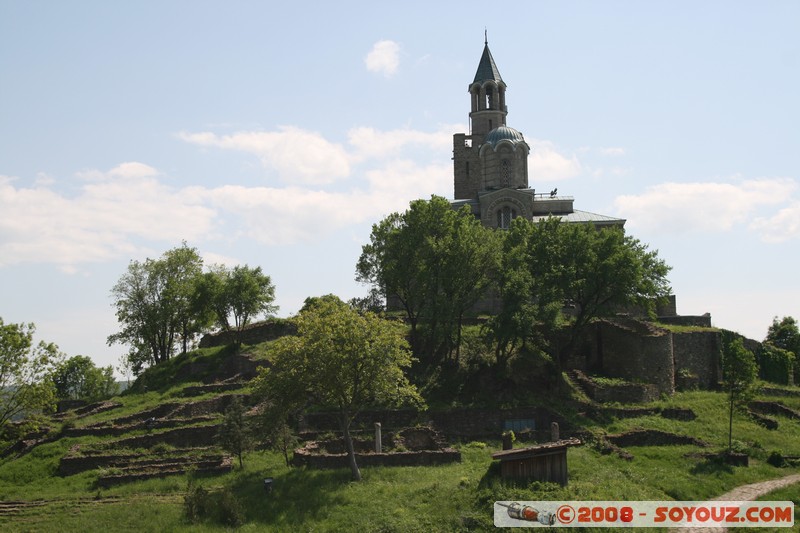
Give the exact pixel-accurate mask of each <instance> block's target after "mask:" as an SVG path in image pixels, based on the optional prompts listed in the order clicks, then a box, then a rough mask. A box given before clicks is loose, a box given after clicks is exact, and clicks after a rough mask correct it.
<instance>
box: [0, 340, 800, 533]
mask: <svg viewBox="0 0 800 533" xmlns="http://www.w3.org/2000/svg"><path fill="white" fill-rule="evenodd" d="M243 352H244V353H245V354H249V356H248V357H247V359H248V360H249V361H250V362H257V361H258V360H259V359H260V358H263V357H265V355H264V354H265V353H266V352H265V350H264V346H255V347H246V348H245V349H244V350H243ZM237 357H240V355H239V354H237V353H236V350H234V349H232V348H208V349H204V350H198V351H196V352H192V353H191V354H187V355H184V356H181V357H178V358H175V359H174V360H172V361H170V362H169V363H168V364H165V365H160V366H159V367H158V368H155V369H152V370H151V371H149V372H148V373H147V375H146V376H145V378H144V379H141V380H139V381H138V382H137V383H136V384H135V386H134V387H132V388H131V390H130V391H128V392H127V393H126V394H124V395H122V396H119V397H116V398H114V399H112V400H111V402H109V403H106V404H104V405H102V406H95V408H94V409H85V410H83V411H76V412H71V413H67V414H66V415H59V416H58V417H55V418H53V419H52V421H51V422H50V430H49V433H48V434H46V435H43V436H41V437H40V441H39V442H38V443H35V442H28V443H27V446H25V447H22V448H20V449H19V450H18V451H17V452H15V453H11V454H9V455H8V456H7V457H5V458H3V459H2V460H0V501H2V503H0V528H2V530H3V531H101V530H113V531H182V530H187V531H189V530H191V531H205V530H208V531H219V530H225V529H230V527H231V525H237V526H238V527H239V528H241V529H242V530H252V531H281V532H283V531H359V532H369V531H376V532H377V531H382V532H392V531H397V532H409V531H425V532H429V531H488V530H490V529H493V525H492V503H493V502H494V501H495V500H512V499H513V500H662V499H675V500H696V499H704V498H708V497H712V496H715V495H718V494H721V493H724V492H726V491H728V490H730V489H732V488H733V487H736V486H738V485H741V484H746V483H751V482H755V481H760V480H764V479H770V478H774V477H779V476H783V475H787V474H789V473H796V472H800V467H797V466H794V467H783V468H778V467H776V466H772V465H771V464H770V463H769V462H768V459H769V457H770V454H772V452H775V451H779V452H780V453H781V454H782V455H786V456H800V420H797V419H792V418H790V417H789V416H784V415H773V416H772V418H773V419H774V420H776V421H777V422H778V425H779V427H778V429H777V430H768V429H765V428H764V427H762V426H761V425H758V424H757V423H756V422H755V421H754V420H753V419H751V418H748V417H747V416H745V415H743V414H739V415H737V417H736V419H735V421H734V438H735V439H736V442H735V447H736V448H737V449H739V450H742V451H746V452H747V453H748V454H749V455H750V466H749V467H732V466H729V465H727V464H725V463H724V462H721V461H716V460H712V459H708V458H704V457H703V454H704V453H708V452H710V451H713V450H719V449H722V448H723V447H724V445H726V444H727V429H728V428H727V411H726V407H727V406H726V401H725V396H724V395H723V394H722V393H718V392H708V391H694V392H683V393H677V394H675V396H674V397H672V398H664V399H662V400H660V401H658V402H654V403H652V404H647V405H646V406H645V407H649V408H652V409H650V410H649V411H648V412H643V411H638V412H636V411H632V410H630V409H626V408H627V407H630V406H622V405H615V406H613V407H614V408H615V409H614V410H608V409H604V408H603V407H602V406H596V405H591V404H590V403H588V402H587V400H586V398H585V396H584V395H583V394H582V392H581V391H580V390H578V389H577V388H573V387H572V384H571V382H570V381H569V380H568V379H567V383H568V387H566V388H565V390H564V391H563V395H562V396H561V397H559V398H552V397H550V398H549V399H548V401H547V404H548V405H550V406H554V405H556V406H557V405H561V406H563V413H562V414H563V416H564V418H566V419H568V420H569V421H570V424H571V425H572V426H573V428H572V429H571V430H570V431H572V432H573V433H575V432H577V433H579V434H580V435H581V436H582V437H583V438H584V440H585V441H586V444H585V445H583V446H580V447H577V448H571V449H570V451H569V474H570V482H569V485H568V486H566V487H560V486H558V485H554V484H547V483H539V482H526V483H509V482H504V481H502V480H501V479H500V477H499V473H498V468H497V464H496V463H494V462H493V461H492V459H491V453H492V452H494V451H497V450H498V449H499V447H500V443H499V435H498V436H497V437H498V440H492V439H489V440H485V441H484V440H480V441H471V442H451V444H452V445H453V446H455V447H456V448H458V449H459V450H460V451H461V454H462V461H461V462H460V463H454V464H449V465H443V466H435V467H364V468H362V473H363V476H364V479H363V481H362V482H360V483H351V482H350V481H349V471H348V470H346V469H342V470H312V469H306V468H289V467H286V466H285V464H284V462H283V457H282V456H281V455H280V454H279V453H277V452H273V451H269V450H259V451H255V452H252V453H250V454H249V455H247V456H246V459H245V465H244V468H243V469H239V468H233V469H231V468H230V466H229V464H228V463H225V461H224V460H223V458H222V457H220V456H221V455H222V454H221V451H220V450H219V449H218V448H217V447H216V446H215V441H214V439H213V437H214V433H215V431H216V429H215V426H216V424H218V423H219V421H220V420H221V417H222V414H221V413H222V412H223V411H224V407H225V406H226V405H227V402H228V401H229V400H230V398H231V397H232V396H233V395H246V394H247V393H248V392H249V391H248V389H247V384H246V383H241V382H240V381H239V380H238V379H237V378H236V374H233V375H229V374H231V372H235V369H237V368H239V367H240V366H241V364H240V363H242V361H239V362H236V361H235V358H237ZM234 362H236V364H235V365H234V364H233V363H234ZM237 365H238V366H237ZM232 368H234V370H231V369H232ZM215 377H217V378H218V379H220V380H222V382H220V383H217V384H216V385H212V386H209V385H208V384H207V383H205V382H207V381H209V380H214V378H215ZM226 379H227V381H225V380H226ZM759 399H761V400H764V401H770V402H780V403H782V404H784V405H785V406H787V407H789V408H790V409H794V410H795V411H800V388H798V387H781V388H774V387H771V388H770V389H769V392H768V393H764V392H762V394H761V395H760V396H759ZM638 407H641V406H638ZM668 408H681V409H690V410H691V411H692V412H693V413H694V414H695V415H696V418H695V419H693V420H677V419H674V418H666V417H665V416H662V415H661V414H660V413H661V412H663V410H664V409H668ZM589 414H591V415H592V416H589ZM642 429H645V430H658V431H660V432H664V433H669V434H676V435H681V436H691V437H694V438H695V439H699V440H701V441H705V442H706V443H708V444H709V445H710V446H709V447H702V446H698V445H695V444H680V445H661V444H659V445H627V446H621V448H623V449H624V451H626V452H628V453H629V454H630V455H632V456H633V459H632V460H626V459H624V458H623V457H621V455H620V454H618V453H615V452H614V451H613V447H609V446H608V442H611V440H613V437H610V438H609V436H613V435H619V434H625V433H628V432H631V431H634V430H642ZM181 432H183V435H184V437H186V439H185V440H186V442H183V441H182V440H181ZM517 445H518V446H524V445H525V444H524V443H517ZM609 451H611V453H608V452H609ZM214 457H216V458H217V459H218V460H219V461H218V463H219V464H218V466H219V469H218V471H217V472H208V473H203V472H202V470H203V467H201V466H198V467H196V469H195V470H193V471H192V472H190V473H188V474H187V473H175V474H172V473H171V472H175V471H179V470H181V469H182V468H183V467H184V466H185V464H186V463H187V462H192V461H195V460H197V461H196V462H197V464H198V465H201V464H205V463H202V459H203V458H206V459H207V462H211V463H213V461H214V459H213V458H214ZM65 458H67V459H65ZM209 458H211V459H209ZM70 461H71V462H70ZM93 461H94V462H93ZM65 465H72V466H74V467H75V469H76V470H78V471H76V473H71V471H65V468H67V467H65ZM93 465H96V466H93ZM86 466H92V467H91V468H87V469H84V470H81V468H84V467H86ZM70 468H71V467H70ZM154 470H155V471H160V472H161V473H163V475H164V477H158V478H151V479H143V480H139V481H126V479H128V478H123V477H122V476H125V475H128V474H130V473H131V472H137V471H138V472H145V473H146V472H152V471H154ZM66 474H69V475H66ZM265 477H271V478H273V480H274V481H273V486H274V490H273V491H272V492H270V493H266V492H265V490H264V488H263V480H264V478H265ZM780 497H781V498H791V499H793V500H794V501H795V503H796V505H798V509H799V510H800V486H795V487H791V488H789V489H784V490H782V491H781V493H780ZM187 502H188V503H191V504H193V507H191V509H192V510H193V512H194V513H195V514H196V515H198V516H199V517H200V518H198V520H197V521H196V522H195V523H192V522H191V521H190V520H189V519H188V518H187V514H186V510H187ZM797 520H800V517H798V518H797ZM649 531H654V530H652V529H651V530H649Z"/></svg>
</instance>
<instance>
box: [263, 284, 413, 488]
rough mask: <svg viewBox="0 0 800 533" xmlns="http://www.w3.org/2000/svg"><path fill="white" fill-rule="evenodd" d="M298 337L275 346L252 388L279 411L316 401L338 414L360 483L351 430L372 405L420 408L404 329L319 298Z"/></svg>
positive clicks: (300, 323) (302, 316)
mask: <svg viewBox="0 0 800 533" xmlns="http://www.w3.org/2000/svg"><path fill="white" fill-rule="evenodd" d="M295 321H296V323H297V335H295V336H287V337H282V338H280V339H278V340H277V341H275V343H274V344H273V345H272V346H271V350H272V358H273V359H272V360H273V365H272V367H271V368H266V369H262V370H261V373H260V375H259V377H258V378H257V381H256V384H255V385H254V388H255V390H256V392H257V394H258V395H259V396H260V397H261V398H262V399H264V400H265V401H267V402H268V403H270V404H273V405H276V406H289V405H293V406H297V405H303V404H305V403H306V402H309V401H310V402H312V403H314V404H316V405H319V406H322V407H328V408H333V409H335V410H336V412H337V415H338V419H339V426H340V429H341V431H342V434H343V436H344V441H345V446H346V448H347V455H348V460H349V464H350V470H351V473H352V478H353V480H355V481H358V480H360V479H361V472H360V470H359V468H358V464H357V463H356V458H355V452H354V450H353V441H352V437H351V435H350V426H351V424H352V422H353V419H354V418H355V417H356V416H357V415H358V413H359V412H360V411H361V410H362V409H364V408H365V407H367V406H370V405H399V404H401V403H404V402H414V403H417V404H421V402H422V400H421V398H420V396H419V394H418V393H417V391H416V389H415V388H414V386H413V385H411V384H410V383H409V382H408V379H407V378H406V376H405V375H404V373H403V369H404V368H407V367H409V366H410V365H411V354H410V352H409V349H408V343H407V342H406V340H405V338H404V335H403V328H402V326H401V325H400V324H398V323H396V322H392V321H388V320H384V319H382V318H380V317H378V316H376V315H374V314H372V313H365V314H360V313H359V312H357V311H355V310H354V309H352V308H351V307H350V306H348V305H347V304H345V303H344V302H342V301H341V300H338V301H334V300H331V299H329V298H321V299H319V300H318V302H317V303H316V304H315V305H312V306H311V307H309V308H308V309H306V310H305V311H303V312H302V313H299V314H298V316H297V317H296V318H295Z"/></svg>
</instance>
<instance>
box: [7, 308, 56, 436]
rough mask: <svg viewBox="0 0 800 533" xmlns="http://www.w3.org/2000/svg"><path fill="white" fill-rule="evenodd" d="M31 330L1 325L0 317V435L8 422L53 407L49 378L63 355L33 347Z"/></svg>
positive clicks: (44, 345) (43, 345) (45, 346)
mask: <svg viewBox="0 0 800 533" xmlns="http://www.w3.org/2000/svg"><path fill="white" fill-rule="evenodd" d="M35 331H36V327H35V326H34V325H33V324H5V323H4V322H3V319H2V318H0V434H3V433H5V432H6V430H7V427H8V424H9V422H11V421H12V420H15V419H19V418H20V417H26V416H29V415H33V414H36V413H40V412H44V411H49V410H51V409H53V408H54V407H55V403H56V396H55V389H54V387H53V382H52V380H51V379H49V377H50V373H51V372H52V369H53V366H54V365H55V364H57V363H58V361H59V360H60V359H61V357H63V356H62V355H61V353H60V352H59V351H58V347H57V346H56V345H55V344H52V343H45V342H43V341H40V342H39V344H37V345H35V346H34V344H33V334H34V332H35Z"/></svg>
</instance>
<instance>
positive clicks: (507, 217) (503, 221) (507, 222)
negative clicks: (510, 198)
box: [497, 205, 517, 229]
mask: <svg viewBox="0 0 800 533" xmlns="http://www.w3.org/2000/svg"><path fill="white" fill-rule="evenodd" d="M515 218H517V210H516V209H512V208H511V207H510V206H507V205H506V206H503V207H501V208H500V209H499V210H498V211H497V227H498V228H500V229H508V228H510V227H511V221H512V220H514V219H515Z"/></svg>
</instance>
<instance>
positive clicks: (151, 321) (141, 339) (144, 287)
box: [108, 242, 207, 374]
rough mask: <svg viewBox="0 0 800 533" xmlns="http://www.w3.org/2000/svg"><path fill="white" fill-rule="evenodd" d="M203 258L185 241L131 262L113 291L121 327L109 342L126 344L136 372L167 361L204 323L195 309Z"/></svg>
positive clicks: (185, 347)
mask: <svg viewBox="0 0 800 533" xmlns="http://www.w3.org/2000/svg"><path fill="white" fill-rule="evenodd" d="M202 265H203V261H202V258H201V257H200V256H199V254H198V253H197V250H196V249H194V248H189V247H188V246H187V245H186V243H185V242H184V243H183V244H182V246H180V247H178V248H174V249H172V250H169V251H167V252H165V253H164V254H163V255H162V256H161V258H160V259H149V258H148V259H146V260H145V261H144V262H143V263H142V262H139V261H132V262H131V263H130V264H129V265H128V270H127V272H126V273H125V274H123V275H122V277H121V278H120V279H119V281H117V283H116V285H114V287H113V288H112V290H111V296H112V298H113V299H114V303H113V305H114V307H116V315H117V320H118V321H119V323H120V325H121V327H122V329H121V331H119V332H117V333H115V334H113V335H111V336H109V337H108V344H109V345H111V344H115V343H120V344H127V345H128V346H130V352H129V354H128V359H129V360H130V362H131V364H132V366H133V369H134V373H135V374H138V373H139V372H141V370H142V369H143V368H144V367H146V366H150V365H155V364H158V363H163V362H164V361H168V360H169V359H170V358H171V357H172V355H173V354H174V353H175V348H176V345H177V343H178V342H179V341H181V344H182V345H183V348H184V350H186V349H188V343H189V342H190V340H191V339H192V338H194V336H195V335H196V334H197V333H199V332H201V331H202V330H203V329H204V327H205V326H206V325H207V324H204V323H203V322H202V321H200V320H198V319H197V317H201V318H202V316H203V315H201V314H198V313H196V312H195V311H196V309H195V305H196V302H195V299H194V297H193V295H194V293H195V291H196V285H197V283H198V282H199V279H200V276H201V274H202Z"/></svg>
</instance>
